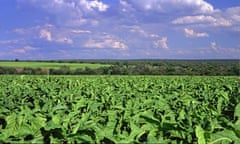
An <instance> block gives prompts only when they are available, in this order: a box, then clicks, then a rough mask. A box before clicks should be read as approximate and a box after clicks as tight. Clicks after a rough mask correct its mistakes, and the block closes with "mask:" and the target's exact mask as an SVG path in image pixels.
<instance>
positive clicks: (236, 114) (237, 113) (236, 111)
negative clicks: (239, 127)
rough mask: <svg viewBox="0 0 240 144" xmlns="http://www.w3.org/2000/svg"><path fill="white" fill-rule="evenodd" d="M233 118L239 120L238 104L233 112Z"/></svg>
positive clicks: (239, 109)
mask: <svg viewBox="0 0 240 144" xmlns="http://www.w3.org/2000/svg"><path fill="white" fill-rule="evenodd" d="M234 116H235V117H237V118H238V119H240V103H239V104H237V105H236V107H235V110H234Z"/></svg>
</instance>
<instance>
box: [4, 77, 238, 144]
mask: <svg viewBox="0 0 240 144" xmlns="http://www.w3.org/2000/svg"><path fill="white" fill-rule="evenodd" d="M0 78H1V80H0V143H1V142H3V143H26V142H27V143H144V142H147V143H176V144H186V143H199V144H205V143H211V144H217V143H240V79H239V78H238V77H176V76H169V77H168V76H166V77H158V76H146V77H144V76H67V77H63V76H1V77H0Z"/></svg>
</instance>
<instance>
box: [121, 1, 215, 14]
mask: <svg viewBox="0 0 240 144" xmlns="http://www.w3.org/2000/svg"><path fill="white" fill-rule="evenodd" d="M125 2H126V1H125ZM129 2H130V3H132V4H133V5H136V6H137V7H138V8H141V9H143V10H156V11H159V12H171V11H176V10H183V9H185V10H186V9H187V10H188V11H193V12H195V13H209V12H212V11H213V10H214V8H213V6H212V5H211V4H209V3H208V2H206V1H204V0H129Z"/></svg>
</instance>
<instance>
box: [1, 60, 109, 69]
mask: <svg viewBox="0 0 240 144" xmlns="http://www.w3.org/2000/svg"><path fill="white" fill-rule="evenodd" d="M62 66H68V67H70V69H78V68H86V67H88V68H91V69H97V68H99V67H108V66H110V65H107V64H91V63H66V62H64V63H57V62H10V61H8V62H0V67H15V68H23V67H28V68H45V69H50V68H52V69H58V68H60V67H62Z"/></svg>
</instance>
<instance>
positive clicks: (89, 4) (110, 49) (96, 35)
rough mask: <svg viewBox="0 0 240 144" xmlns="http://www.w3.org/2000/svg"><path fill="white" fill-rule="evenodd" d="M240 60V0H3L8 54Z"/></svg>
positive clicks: (1, 48) (1, 42) (2, 39)
mask: <svg viewBox="0 0 240 144" xmlns="http://www.w3.org/2000/svg"><path fill="white" fill-rule="evenodd" d="M16 58H18V59H141V58H151V59H240V0H0V59H10V60H11V59H16Z"/></svg>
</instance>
